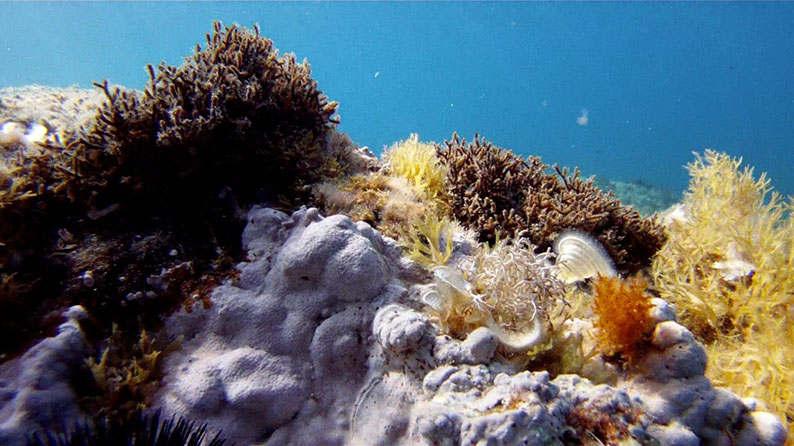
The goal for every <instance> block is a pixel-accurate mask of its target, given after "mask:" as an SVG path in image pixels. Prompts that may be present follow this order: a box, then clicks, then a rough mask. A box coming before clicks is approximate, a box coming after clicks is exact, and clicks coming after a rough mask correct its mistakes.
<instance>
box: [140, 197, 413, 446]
mask: <svg viewBox="0 0 794 446" xmlns="http://www.w3.org/2000/svg"><path fill="white" fill-rule="evenodd" d="M248 219H249V224H248V226H247V227H246V229H245V232H244V234H243V241H244V247H245V248H246V249H247V252H248V256H249V257H248V262H246V263H244V264H242V265H240V270H241V275H240V279H239V282H238V283H237V284H226V285H223V286H221V287H219V288H217V289H216V290H215V291H214V292H213V294H212V308H210V309H207V310H201V309H196V310H194V311H192V312H190V313H185V312H181V313H177V314H175V315H173V316H172V317H171V318H170V319H169V321H167V323H166V327H167V333H168V334H169V335H170V336H171V337H174V338H175V337H178V336H182V335H184V336H185V338H186V340H185V341H184V343H183V348H182V349H181V351H179V352H178V353H175V354H172V355H171V356H170V357H168V358H167V359H166V360H165V363H164V379H163V386H162V388H161V390H160V391H159V392H158V394H157V397H156V401H155V406H159V407H161V408H162V409H164V410H165V411H166V412H167V413H180V414H185V415H186V416H188V417H189V418H191V419H196V420H201V421H202V422H207V423H208V424H209V426H210V428H211V429H213V430H216V431H217V430H223V435H224V436H226V437H228V438H230V439H232V440H233V441H235V442H237V443H238V444H259V443H263V442H266V441H269V442H270V443H272V444H286V443H293V444H298V443H306V442H315V441H319V442H320V443H322V444H342V443H344V441H345V438H346V436H347V433H348V431H349V421H350V419H351V417H352V408H353V405H354V402H355V400H356V397H357V395H358V392H359V391H360V389H361V388H362V387H363V385H364V384H365V381H366V377H367V374H368V370H369V368H370V367H369V365H368V358H369V351H370V348H371V346H372V344H373V342H374V336H373V333H372V319H373V317H374V315H375V311H376V309H377V308H378V306H379V305H380V302H382V301H384V300H396V298H397V296H399V295H401V294H404V292H405V290H404V288H402V287H401V286H400V285H399V283H398V282H397V281H395V280H394V276H395V275H396V274H398V272H399V271H400V269H401V268H402V266H401V265H402V264H401V259H400V251H399V248H397V246H396V245H395V244H394V242H393V241H391V240H385V239H383V238H382V237H381V236H380V235H379V234H378V233H377V232H375V231H373V230H372V229H371V228H370V227H369V226H368V225H366V224H363V223H358V224H356V223H353V222H352V221H351V220H350V219H348V218H347V217H344V216H341V215H337V216H332V217H328V218H323V217H321V216H320V215H319V214H318V213H317V210H316V209H303V210H300V211H297V212H295V213H294V214H293V215H292V216H287V215H285V214H282V213H280V212H277V211H273V210H269V209H263V208H254V209H252V210H251V211H250V212H249V215H248ZM390 282H394V283H390ZM397 342H403V341H397ZM252 420H255V421H252Z"/></svg>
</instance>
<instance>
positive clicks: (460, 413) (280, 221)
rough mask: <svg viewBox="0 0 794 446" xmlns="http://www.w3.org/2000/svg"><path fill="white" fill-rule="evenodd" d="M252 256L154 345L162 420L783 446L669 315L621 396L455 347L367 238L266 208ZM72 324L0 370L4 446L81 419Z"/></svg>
mask: <svg viewBox="0 0 794 446" xmlns="http://www.w3.org/2000/svg"><path fill="white" fill-rule="evenodd" d="M243 242H244V248H245V249H246V251H247V253H248V259H247V261H246V262H244V263H242V264H240V265H239V266H238V267H239V270H240V275H239V278H238V279H237V280H236V281H232V282H229V283H226V284H224V285H222V286H220V287H218V288H216V289H215V290H214V292H213V293H212V296H211V304H212V305H211V306H210V308H206V309H205V308H200V306H199V305H197V306H196V307H195V308H193V309H192V311H190V312H186V311H180V312H177V313H175V314H173V315H171V316H169V317H168V319H167V320H166V321H165V328H164V331H163V333H159V334H158V337H164V338H166V340H168V339H177V338H180V337H181V338H182V339H183V341H182V343H181V346H182V347H181V349H180V350H178V351H176V352H173V353H171V354H169V355H168V356H167V357H165V359H164V360H163V363H162V366H163V367H162V372H163V379H162V383H161V384H162V386H161V387H160V389H159V391H158V392H157V394H156V395H155V398H154V404H153V408H152V409H161V410H163V412H164V413H166V414H179V415H184V416H186V417H187V418H189V419H193V420H196V421H197V422H199V423H207V424H208V426H209V431H210V433H211V435H214V434H215V433H217V432H218V431H223V433H222V436H223V437H225V438H227V439H228V440H229V443H235V444H238V445H283V444H296V445H301V444H323V445H360V444H367V445H418V444H427V445H459V444H460V445H544V446H545V445H555V444H559V445H562V444H575V443H577V442H589V441H593V440H594V438H595V439H597V440H598V441H601V442H604V443H605V444H617V443H622V444H623V443H625V444H640V445H660V446H676V445H682V446H688V445H693V446H694V445H711V446H723V445H725V446H728V445H734V446H735V445H743V444H748V445H760V446H782V445H783V444H785V441H786V434H787V433H786V430H785V426H784V425H783V423H781V421H780V420H779V419H778V418H776V417H775V416H773V415H771V414H769V413H766V412H763V411H760V410H757V407H756V404H755V402H754V401H752V400H749V399H748V400H741V399H740V398H739V397H737V396H736V395H734V394H733V393H731V392H729V391H727V390H724V389H718V388H713V387H712V386H711V383H710V382H709V380H708V379H707V378H706V377H705V376H704V375H703V373H704V371H705V364H706V355H705V350H704V349H703V347H702V346H701V345H700V344H698V343H697V342H696V340H695V338H694V336H693V335H692V333H690V332H689V330H687V329H686V328H684V327H683V326H681V325H680V324H678V323H676V322H675V314H674V312H673V311H672V308H671V307H670V306H669V305H667V304H666V303H665V302H663V301H660V300H656V301H655V302H654V309H653V310H652V312H651V314H652V316H653V317H654V318H655V321H656V326H655V329H654V331H653V334H652V336H651V339H650V340H651V343H650V345H651V347H650V348H649V350H648V351H647V352H645V354H644V356H642V357H640V358H639V359H638V360H637V363H636V364H633V365H632V366H631V369H630V371H629V372H625V371H624V372H622V373H619V374H618V376H619V378H618V379H617V380H616V381H610V382H614V384H613V385H607V384H599V385H596V384H594V383H592V382H591V381H589V380H588V379H585V378H582V377H581V376H577V375H560V376H557V377H554V378H553V379H552V377H551V376H550V375H549V374H548V373H547V372H545V371H527V370H522V369H521V368H520V367H519V366H518V365H517V364H516V363H512V362H510V361H508V360H507V359H506V358H504V357H503V356H501V353H499V352H498V349H497V344H498V340H497V338H496V336H495V335H494V333H493V332H492V331H491V330H489V329H488V328H479V329H476V330H474V331H472V332H471V333H469V334H468V336H467V337H466V338H465V339H462V340H461V339H453V338H452V337H450V336H449V335H446V334H444V333H443V331H442V330H441V328H439V324H438V321H437V320H435V319H434V317H433V316H431V315H430V313H428V312H426V311H423V308H422V304H421V303H420V302H419V301H417V300H416V299H415V296H414V294H415V293H412V292H411V291H409V290H415V289H416V287H417V286H421V285H420V284H421V283H423V282H424V281H426V280H428V278H427V275H426V274H422V272H421V271H420V270H418V269H417V267H416V265H415V264H413V263H412V262H410V261H408V260H406V259H405V258H403V257H401V253H400V249H399V248H398V247H397V245H396V244H395V242H394V241H393V240H391V239H388V238H384V237H381V236H380V235H379V234H378V233H377V232H376V231H374V230H372V228H371V227H369V226H368V225H367V224H365V223H353V222H352V221H351V220H350V219H348V218H347V217H344V216H331V217H327V218H323V217H322V216H320V215H319V214H318V212H317V210H316V209H301V210H299V211H296V212H295V213H293V214H292V215H286V214H284V213H281V212H278V211H275V210H272V209H264V208H256V207H255V208H253V209H252V210H251V211H250V212H249V214H248V226H247V227H246V229H245V232H244V233H243ZM65 317H66V318H67V319H68V321H67V322H66V323H64V324H63V325H61V327H60V330H59V333H58V335H57V336H55V337H53V338H49V339H46V340H44V341H42V342H41V343H39V344H38V345H36V346H35V347H33V348H32V349H31V350H30V351H28V352H27V353H26V354H25V355H23V356H22V357H21V358H19V359H18V360H15V361H9V362H8V363H6V364H4V365H3V368H2V370H0V444H20V442H22V441H23V439H24V436H25V435H26V434H27V433H29V432H30V431H31V430H33V429H34V428H35V427H36V426H38V425H53V424H58V423H70V422H71V421H74V420H76V419H79V418H80V417H81V415H82V414H81V413H80V409H79V406H78V397H77V396H76V395H75V393H74V389H73V388H72V386H71V383H72V382H73V381H74V379H75V378H76V377H79V376H80V374H81V373H83V374H85V373H87V370H86V368H85V362H84V360H85V358H86V357H87V355H88V351H89V349H88V347H87V346H86V344H85V340H84V338H83V334H82V332H81V331H80V329H79V324H78V321H79V320H80V319H81V318H83V317H85V311H84V310H82V309H81V308H79V307H73V308H72V309H70V310H69V311H68V312H66V313H65ZM587 326H589V325H588V324H576V323H573V321H571V323H570V324H566V325H563V326H562V327H563V328H561V329H563V330H579V332H577V333H580V334H581V333H583V331H582V327H587ZM576 327H579V328H578V329H577V328H576ZM585 331H586V330H585ZM572 333H573V332H572ZM601 362H602V363H604V366H605V367H606V362H605V360H603V358H602V361H601ZM597 375H598V373H595V374H594V375H593V376H597ZM592 437H594V438H592Z"/></svg>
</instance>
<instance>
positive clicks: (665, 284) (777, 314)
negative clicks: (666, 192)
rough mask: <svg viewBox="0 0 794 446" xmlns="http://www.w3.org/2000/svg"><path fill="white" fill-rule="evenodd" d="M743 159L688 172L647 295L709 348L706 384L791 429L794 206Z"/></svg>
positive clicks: (701, 163)
mask: <svg viewBox="0 0 794 446" xmlns="http://www.w3.org/2000/svg"><path fill="white" fill-rule="evenodd" d="M740 167H741V159H733V158H730V157H729V156H727V155H726V154H722V153H717V152H714V151H711V150H708V151H706V152H705V154H704V155H703V156H700V155H698V156H697V157H696V159H695V161H694V162H693V163H691V164H689V165H688V169H689V173H690V175H691V181H690V185H689V189H688V190H687V192H686V193H685V195H684V201H683V203H682V206H679V207H677V208H676V212H674V213H670V214H669V218H668V219H667V227H666V232H667V237H668V241H667V242H666V243H665V245H664V246H663V248H662V249H661V250H660V251H659V253H658V254H657V256H656V257H655V259H654V262H653V275H654V285H655V287H656V288H657V289H658V290H659V292H660V293H661V297H662V298H664V299H667V300H669V301H670V302H672V303H674V304H675V305H676V306H677V307H678V308H679V311H680V312H681V318H682V321H683V323H684V324H685V325H686V326H688V327H690V328H691V329H692V331H693V332H694V333H695V334H696V335H697V336H698V338H699V339H701V340H702V341H703V342H704V343H705V344H706V346H707V350H708V353H709V368H708V370H709V372H708V376H709V377H710V378H711V379H712V380H713V381H714V382H715V383H717V384H718V385H722V386H726V387H728V388H730V389H731V390H733V391H734V392H737V393H739V394H741V395H745V396H748V397H750V396H752V397H755V398H758V399H759V400H763V401H765V402H766V403H767V404H769V407H770V409H771V410H772V411H774V412H775V413H777V414H778V415H779V416H780V417H783V418H787V419H788V420H789V426H790V427H791V426H794V425H793V424H791V423H792V420H794V359H793V357H792V355H791V352H790V349H791V347H790V346H789V345H788V343H786V342H781V340H782V339H794V315H793V314H792V311H791V296H792V294H794V256H793V255H792V253H793V252H794V251H793V250H794V219H792V217H791V215H792V211H793V210H794V207H793V206H792V203H791V202H789V203H785V202H784V201H783V200H782V198H781V197H780V196H779V195H778V194H777V193H775V192H773V191H772V190H771V187H770V185H769V181H768V180H767V179H766V177H765V176H764V175H763V174H762V175H761V176H760V177H759V178H758V179H755V178H754V177H753V170H752V169H750V168H746V167H745V168H743V169H740Z"/></svg>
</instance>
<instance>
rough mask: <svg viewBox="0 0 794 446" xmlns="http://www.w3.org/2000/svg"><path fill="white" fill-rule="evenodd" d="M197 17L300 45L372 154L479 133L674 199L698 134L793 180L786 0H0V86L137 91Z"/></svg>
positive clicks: (344, 123) (791, 25) (793, 189)
mask: <svg viewBox="0 0 794 446" xmlns="http://www.w3.org/2000/svg"><path fill="white" fill-rule="evenodd" d="M213 20H221V21H222V22H223V23H224V24H232V23H239V24H240V25H243V26H248V27H251V26H253V24H254V23H258V24H259V25H260V27H261V29H262V33H263V34H264V35H266V36H267V37H269V38H271V39H273V41H274V42H275V43H276V46H277V47H278V48H279V49H280V50H281V51H282V52H294V53H295V54H296V55H297V57H298V59H299V60H302V59H303V58H307V59H308V60H309V62H310V63H311V65H312V69H313V71H312V76H313V78H314V79H316V80H317V81H318V83H319V88H320V89H321V90H323V91H324V92H325V93H326V94H327V95H328V97H329V98H330V99H332V100H335V101H339V103H340V106H339V109H338V112H339V115H340V117H341V126H340V127H339V129H340V130H341V131H343V132H346V133H348V134H349V135H350V136H351V137H352V138H353V140H354V141H356V142H358V143H360V144H362V145H367V146H369V147H370V148H371V149H372V150H373V151H374V152H375V153H376V154H380V153H381V152H382V150H383V147H384V146H388V145H390V144H392V143H393V142H394V141H398V140H401V139H405V138H406V137H408V135H409V133H411V132H416V133H419V135H420V137H421V139H422V140H425V141H439V142H440V141H442V140H444V139H449V138H450V136H451V135H452V133H453V131H456V132H458V133H459V134H460V135H461V136H462V137H465V138H467V139H472V138H473V136H474V133H475V132H479V133H480V134H481V135H482V136H484V137H486V138H488V139H489V140H491V141H493V142H494V143H495V144H497V145H499V146H501V147H505V148H509V149H511V150H513V151H514V152H516V153H518V154H520V155H537V156H540V157H541V158H542V159H543V161H544V162H546V163H549V164H552V163H559V164H560V165H563V166H570V167H573V166H579V167H580V168H581V169H582V171H583V172H584V173H585V175H591V174H595V175H597V176H598V177H604V178H608V179H610V180H615V181H622V182H639V183H643V184H646V185H650V186H653V187H655V188H660V189H662V190H664V191H667V192H669V194H670V196H672V197H674V199H678V197H680V192H681V191H682V190H683V189H684V188H685V187H686V185H687V181H688V175H687V172H686V170H685V169H684V168H683V166H684V165H685V164H686V163H688V162H691V161H692V160H693V155H692V152H693V151H698V152H702V151H703V150H704V149H705V148H714V149H715V150H719V151H722V152H726V153H727V154H729V155H731V156H734V157H738V156H741V157H743V158H744V164H745V165H750V166H754V167H755V169H756V174H760V173H761V172H767V173H768V175H769V178H770V179H771V181H772V185H773V186H774V187H775V189H776V190H778V191H779V192H781V193H783V194H784V195H792V194H794V177H792V175H791V168H792V162H791V156H792V154H794V57H792V56H794V2H738V3H736V2H698V3H694V2H686V3H681V2H669V3H668V2H636V3H635V2H632V3H624V2H596V3H583V2H552V3H534V2H533V3H527V2H432V3H417V2H286V3H262V2H233V3H231V2H230V3H223V4H221V3H206V2H2V3H0V30H2V31H0V67H2V69H0V88H4V87H10V86H23V85H29V84H45V85H50V86H70V85H74V84H78V85H80V86H81V87H83V88H91V87H92V82H101V81H102V80H103V79H105V78H107V79H108V80H109V81H110V82H111V83H113V84H120V85H123V86H126V87H128V88H138V89H141V88H143V86H144V83H145V82H146V81H147V80H148V74H147V73H146V70H145V66H146V64H147V63H148V62H156V61H160V60H164V61H166V62H167V63H169V64H173V65H178V64H180V63H181V60H182V58H183V57H184V56H185V55H187V54H189V53H190V52H191V51H193V48H194V46H195V43H196V36H200V35H203V34H204V33H206V31H207V29H209V27H210V24H211V22H212V21H213Z"/></svg>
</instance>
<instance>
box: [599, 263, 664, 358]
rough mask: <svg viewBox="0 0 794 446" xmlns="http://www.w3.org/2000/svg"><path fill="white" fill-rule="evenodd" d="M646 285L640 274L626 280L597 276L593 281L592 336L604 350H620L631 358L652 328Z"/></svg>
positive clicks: (649, 299)
mask: <svg viewBox="0 0 794 446" xmlns="http://www.w3.org/2000/svg"><path fill="white" fill-rule="evenodd" d="M647 286H648V282H647V281H646V280H645V279H643V278H642V277H640V276H636V277H632V278H630V279H628V280H623V279H620V278H619V277H603V276H599V277H598V278H597V279H596V280H595V282H594V283H593V288H594V290H595V297H594V298H593V312H594V313H595V315H596V316H597V320H596V322H595V328H596V330H597V335H596V336H597V339H598V342H599V344H600V346H601V348H602V350H603V351H604V352H605V353H607V354H614V353H623V354H624V355H626V356H627V357H628V358H629V360H631V359H632V357H633V356H634V353H636V349H637V346H638V344H639V343H640V342H641V341H642V340H643V338H644V337H645V336H646V335H647V334H648V333H649V332H650V330H651V328H653V318H652V317H651V314H650V309H651V307H652V306H653V305H652V304H651V298H650V296H649V295H648V294H646V293H645V288H646V287H647Z"/></svg>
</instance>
